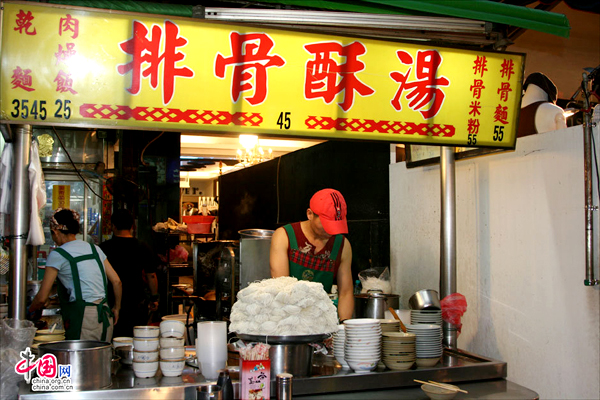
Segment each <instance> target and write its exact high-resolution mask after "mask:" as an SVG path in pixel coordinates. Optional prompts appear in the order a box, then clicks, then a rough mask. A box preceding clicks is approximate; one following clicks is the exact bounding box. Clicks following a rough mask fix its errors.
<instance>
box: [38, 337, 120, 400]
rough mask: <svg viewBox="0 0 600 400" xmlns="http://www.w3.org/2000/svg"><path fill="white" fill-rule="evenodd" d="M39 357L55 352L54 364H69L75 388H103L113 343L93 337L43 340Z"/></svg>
mask: <svg viewBox="0 0 600 400" xmlns="http://www.w3.org/2000/svg"><path fill="white" fill-rule="evenodd" d="M38 353H39V356H40V358H41V357H43V356H44V355H45V354H54V355H55V356H56V362H57V365H69V364H70V365H71V367H72V368H71V383H72V385H73V388H74V390H77V391H78V390H94V389H104V388H107V387H109V386H110V385H111V363H112V346H111V344H110V343H107V342H100V341H96V340H65V341H62V342H52V343H42V344H40V345H39V346H38Z"/></svg>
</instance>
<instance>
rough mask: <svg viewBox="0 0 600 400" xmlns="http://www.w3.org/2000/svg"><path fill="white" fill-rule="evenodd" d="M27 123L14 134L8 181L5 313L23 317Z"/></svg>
mask: <svg viewBox="0 0 600 400" xmlns="http://www.w3.org/2000/svg"><path fill="white" fill-rule="evenodd" d="M31 136H32V127H31V125H20V126H19V127H17V129H16V130H15V135H14V147H13V149H14V161H13V162H14V164H13V184H12V214H11V225H12V229H11V231H12V234H13V235H14V236H15V237H14V238H13V239H12V240H11V241H10V260H9V267H10V271H12V272H11V282H10V285H9V297H10V299H11V300H12V301H11V303H10V308H9V310H8V316H9V317H11V318H16V319H25V316H26V314H25V300H26V297H25V295H26V292H27V246H26V244H25V243H26V242H27V233H28V232H29V207H30V205H29V171H28V168H29V150H30V148H31Z"/></svg>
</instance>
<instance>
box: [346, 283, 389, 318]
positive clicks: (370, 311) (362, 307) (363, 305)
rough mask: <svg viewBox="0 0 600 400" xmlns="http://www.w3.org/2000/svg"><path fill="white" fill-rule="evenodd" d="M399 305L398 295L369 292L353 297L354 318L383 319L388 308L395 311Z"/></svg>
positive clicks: (377, 291)
mask: <svg viewBox="0 0 600 400" xmlns="http://www.w3.org/2000/svg"><path fill="white" fill-rule="evenodd" d="M399 305H400V295H398V294H387V293H382V292H381V290H369V292H368V293H361V294H355V295H354V317H355V318H375V319H383V318H385V312H386V311H387V310H389V308H390V307H392V308H393V309H394V310H395V309H397V308H399Z"/></svg>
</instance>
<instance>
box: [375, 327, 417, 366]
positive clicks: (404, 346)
mask: <svg viewBox="0 0 600 400" xmlns="http://www.w3.org/2000/svg"><path fill="white" fill-rule="evenodd" d="M382 335H383V348H382V354H383V363H384V364H385V366H386V367H388V368H389V369H391V370H394V371H401V370H405V369H409V368H410V367H412V366H413V364H414V363H415V359H416V339H417V336H416V335H415V334H414V333H408V332H407V333H404V332H383V333H382Z"/></svg>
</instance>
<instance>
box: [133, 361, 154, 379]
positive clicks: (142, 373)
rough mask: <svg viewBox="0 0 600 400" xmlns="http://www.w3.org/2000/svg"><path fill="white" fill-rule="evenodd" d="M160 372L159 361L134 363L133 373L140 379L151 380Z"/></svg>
mask: <svg viewBox="0 0 600 400" xmlns="http://www.w3.org/2000/svg"><path fill="white" fill-rule="evenodd" d="M156 371H158V361H146V362H139V361H138V362H136V361H134V362H133V372H134V373H135V376H136V377H138V378H151V377H153V376H154V375H156Z"/></svg>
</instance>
